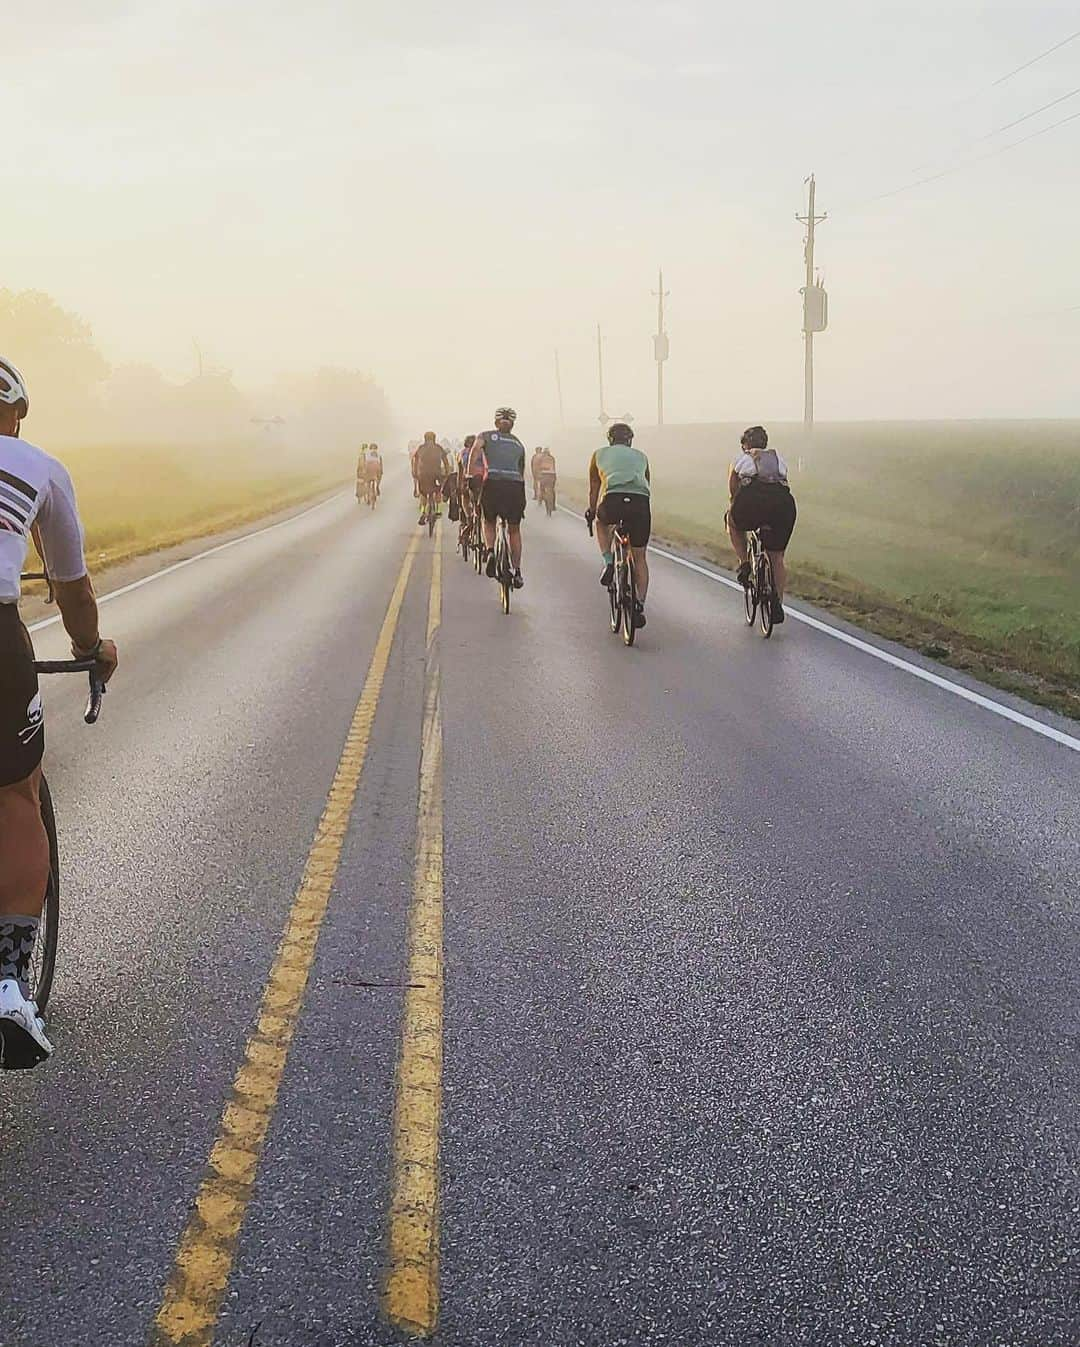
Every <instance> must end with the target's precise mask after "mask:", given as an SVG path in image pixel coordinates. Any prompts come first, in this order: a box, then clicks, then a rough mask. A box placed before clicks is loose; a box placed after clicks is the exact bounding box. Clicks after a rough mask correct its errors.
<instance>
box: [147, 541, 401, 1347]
mask: <svg viewBox="0 0 1080 1347" xmlns="http://www.w3.org/2000/svg"><path fill="white" fill-rule="evenodd" d="M417 545H418V535H417V534H416V533H414V534H413V536H412V541H411V543H410V545H409V547H408V550H407V551H406V553H405V558H404V560H403V561H402V563H401V570H400V571H399V572H398V578H397V583H396V585H395V586H394V592H393V594H392V595H391V598H390V603H389V606H388V607H387V610H386V617H385V618H384V619H383V624H382V630H381V631H380V632H379V638H378V640H377V641H376V643H375V653H374V654H373V655H372V658H371V665H370V667H369V669H368V674H367V678H366V680H365V682H364V688H363V691H362V692H361V693H360V700H359V701H358V702H357V704H356V711H355V713H354V715H353V720H352V725H351V726H350V728H349V733H348V736H347V738H346V740H345V747H344V749H343V751H342V754H341V760H340V761H339V763H338V768H337V772H336V773H335V776H334V781H333V784H332V785H331V787H330V794H329V796H328V798H327V801H326V808H325V809H324V811H323V815H322V818H321V819H320V820H319V826H318V828H317V829H316V832H315V840H314V841H313V842H312V844H311V850H310V852H309V853H308V858H307V864H306V866H305V867H304V873H303V877H302V878H301V880H300V886H299V888H298V889H297V891H296V897H295V898H294V899H293V904H292V908H291V909H290V912H289V917H288V920H287V922H286V925H285V931H284V934H283V935H282V938H281V944H280V945H279V946H278V951H277V955H276V957H275V959H274V964H273V967H272V968H271V970H270V976H269V978H268V980H267V983H266V987H265V989H264V991H263V997H262V1003H261V1004H260V1007H259V1018H258V1022H257V1024H256V1026H255V1030H254V1032H253V1033H252V1035H251V1037H250V1038H249V1039H248V1041H247V1044H246V1046H245V1048H244V1060H243V1062H242V1064H241V1066H240V1069H239V1070H238V1071H237V1073H236V1078H235V1079H234V1081H233V1086H232V1093H231V1096H230V1098H229V1101H228V1103H227V1104H226V1105H225V1111H224V1113H223V1114H222V1118H221V1126H220V1128H219V1131H218V1137H217V1140H216V1141H215V1142H214V1146H213V1149H212V1150H211V1152H210V1161H209V1164H208V1166H207V1169H206V1173H205V1175H204V1176H203V1180H202V1183H201V1185H200V1187H199V1191H198V1194H197V1196H196V1198H195V1207H194V1210H193V1211H192V1213H191V1216H190V1218H189V1220H188V1224H187V1228H186V1229H185V1230H184V1233H183V1235H182V1236H181V1239H180V1245H179V1248H178V1249H177V1254H176V1262H175V1264H174V1266H173V1270H172V1273H171V1275H170V1277H169V1281H168V1283H167V1285H166V1287H165V1295H164V1298H163V1300H162V1304H161V1308H160V1309H159V1310H158V1312H157V1316H156V1318H155V1320H154V1326H153V1328H152V1329H151V1333H150V1342H151V1344H155V1345H156V1347H165V1344H169V1347H209V1344H210V1343H211V1342H212V1340H213V1335H214V1325H215V1324H216V1323H217V1318H218V1313H219V1311H220V1308H221V1298H222V1296H223V1295H224V1293H225V1286H226V1283H227V1282H228V1279H229V1274H230V1272H231V1270H232V1265H233V1258H234V1256H235V1254H236V1244H237V1240H238V1239H239V1236H240V1227H241V1225H242V1224H243V1221H244V1214H245V1212H246V1210H247V1205H248V1202H249V1201H250V1198H251V1192H252V1186H253V1184H254V1181H255V1174H256V1171H257V1169H258V1165H259V1156H260V1154H261V1152H262V1146H263V1142H264V1141H265V1139H266V1133H267V1129H268V1128H269V1126H270V1118H271V1115H272V1114H273V1111H274V1105H275V1103H276V1102H277V1095H278V1088H279V1086H280V1084H281V1077H282V1073H283V1072H284V1070H285V1060H286V1058H287V1056H288V1053H289V1044H290V1043H291V1042H292V1037H293V1034H294V1032H295V1030H296V1022H297V1019H298V1018H299V1015H300V1007H301V1005H302V1003H303V999H304V991H305V989H306V987H307V980H308V975H309V973H310V971H311V963H312V960H313V959H314V957H315V945H316V942H317V941H318V938H319V929H320V927H321V926H322V921H323V917H324V916H325V915H326V905H327V902H328V900H329V897H330V888H331V885H332V884H333V882H334V878H335V876H336V874H337V870H338V864H339V862H340V860H341V848H342V845H343V843H344V841H345V834H346V831H347V830H348V826H349V816H350V814H351V813H352V806H353V801H354V799H355V797H356V790H357V786H358V785H359V781H360V773H361V771H362V770H363V766H364V759H365V757H366V756H367V748H368V742H369V740H370V738H371V729H372V725H373V723H374V720H375V711H376V709H377V707H378V704H379V693H380V691H381V689H382V683H383V678H384V676H385V674H386V668H387V664H388V662H389V659H390V650H391V647H392V646H393V643H394V632H395V631H396V629H397V624H398V617H399V616H400V614H401V606H402V603H403V602H404V599H405V589H406V586H407V585H408V582H409V575H410V573H411V571H412V566H413V559H414V557H415V556H416V550H417Z"/></svg>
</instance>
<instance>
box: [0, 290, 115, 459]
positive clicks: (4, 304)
mask: <svg viewBox="0 0 1080 1347" xmlns="http://www.w3.org/2000/svg"><path fill="white" fill-rule="evenodd" d="M0 353H2V354H3V355H5V356H6V357H7V358H8V359H9V360H11V361H13V362H14V363H15V364H16V365H17V366H18V367H19V369H20V370H21V371H22V373H23V375H24V376H25V378H26V382H27V387H28V388H29V390H30V403H31V408H32V416H33V424H34V427H35V433H37V427H38V426H42V427H44V428H46V430H48V431H49V432H50V433H54V434H55V433H58V432H59V433H62V434H64V433H68V432H70V431H73V430H75V429H76V428H77V427H79V426H80V425H82V426H85V425H86V424H87V422H88V421H93V420H95V419H96V417H97V413H98V406H97V401H96V394H97V390H98V387H99V385H100V384H101V381H102V380H103V379H104V378H105V376H106V375H107V374H108V372H109V365H108V361H106V359H105V357H104V356H103V355H102V354H101V352H100V351H99V350H98V348H97V346H96V345H95V344H94V336H93V333H92V331H91V329H90V324H89V323H87V322H85V321H84V320H83V319H82V318H80V317H79V316H78V315H77V314H74V313H69V312H68V310H66V309H62V308H61V307H60V305H59V304H57V303H56V301H55V300H54V299H52V298H50V296H48V295H46V294H43V293H42V292H41V291H40V290H21V291H15V290H0Z"/></svg>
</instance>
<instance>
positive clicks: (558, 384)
mask: <svg viewBox="0 0 1080 1347" xmlns="http://www.w3.org/2000/svg"><path fill="white" fill-rule="evenodd" d="M555 391H556V392H557V393H558V395H559V425H560V426H562V428H563V430H565V429H566V413H565V411H564V410H563V397H562V371H561V370H560V369H559V348H558V347H557V346H556V348H555Z"/></svg>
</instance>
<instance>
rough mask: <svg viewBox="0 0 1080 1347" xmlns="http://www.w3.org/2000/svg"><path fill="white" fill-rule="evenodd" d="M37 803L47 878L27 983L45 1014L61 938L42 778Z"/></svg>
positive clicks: (54, 851) (56, 861)
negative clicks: (45, 848)
mask: <svg viewBox="0 0 1080 1347" xmlns="http://www.w3.org/2000/svg"><path fill="white" fill-rule="evenodd" d="M40 800H41V821H42V823H43V824H44V825H45V832H46V835H47V836H48V839H49V879H48V883H47V884H46V886H45V905H44V907H43V908H42V911H41V925H40V926H39V927H38V933H37V940H36V941H35V942H34V953H33V956H32V957H31V960H30V968H29V970H28V974H27V980H28V982H29V984H30V999H31V1000H32V1001H33V1002H35V1003H36V1005H37V1008H38V1010H39V1011H44V1009H45V1007H46V1006H47V1005H48V1004H49V996H50V995H51V993H52V984H53V974H54V973H55V971H56V950H57V946H58V944H59V938H60V857H59V851H58V848H57V845H56V815H55V814H54V812H53V803H52V795H51V794H50V793H49V787H48V785H47V784H46V782H45V778H44V777H42V780H41V790H40Z"/></svg>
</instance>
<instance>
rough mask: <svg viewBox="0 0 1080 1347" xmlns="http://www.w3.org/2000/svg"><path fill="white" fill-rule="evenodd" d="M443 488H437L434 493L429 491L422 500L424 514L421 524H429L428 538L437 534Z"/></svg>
mask: <svg viewBox="0 0 1080 1347" xmlns="http://www.w3.org/2000/svg"><path fill="white" fill-rule="evenodd" d="M440 494H441V487H438V486H436V488H435V490H434V491H429V492H428V493H427V495H425V496H424V497H423V498H422V499H423V502H424V513H423V514H422V515H421V516H420V522H421V524H425V523H426V524H427V526H428V527H427V531H428V537H429V538H430V537H431V536H432V535H433V534H434V532H435V525H436V524H437V523H438V522H439V499H440Z"/></svg>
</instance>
